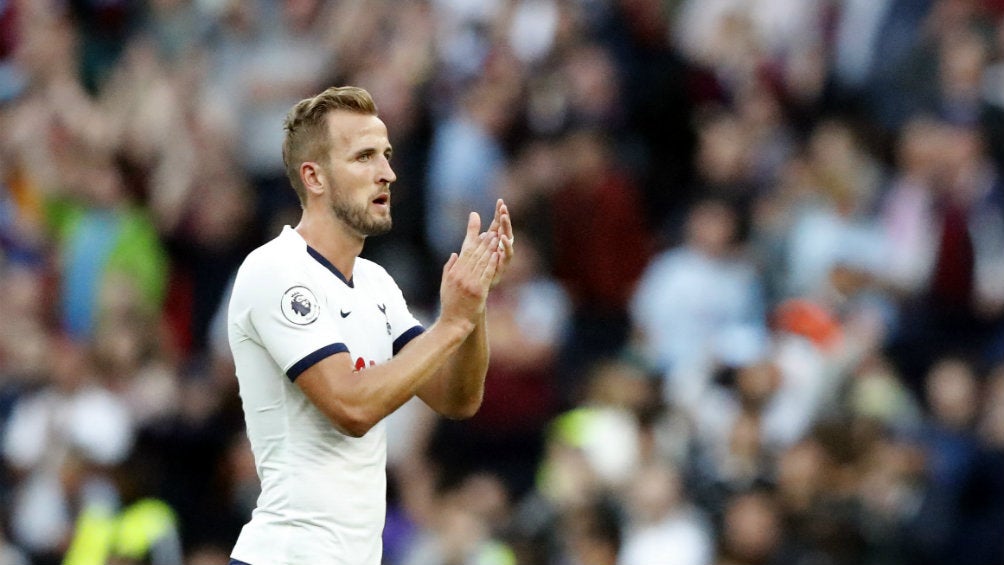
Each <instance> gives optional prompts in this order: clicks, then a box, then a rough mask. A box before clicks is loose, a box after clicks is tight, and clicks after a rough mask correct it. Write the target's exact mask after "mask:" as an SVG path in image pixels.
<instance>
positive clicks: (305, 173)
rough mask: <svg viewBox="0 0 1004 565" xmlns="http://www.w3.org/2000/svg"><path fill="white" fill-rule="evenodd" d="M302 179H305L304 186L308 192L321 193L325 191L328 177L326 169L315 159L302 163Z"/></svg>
mask: <svg viewBox="0 0 1004 565" xmlns="http://www.w3.org/2000/svg"><path fill="white" fill-rule="evenodd" d="M300 180H301V181H303V188H305V189H306V190H307V193H308V194H321V193H323V192H324V185H325V182H326V179H325V178H324V170H323V169H322V168H321V166H320V165H319V164H317V163H315V162H313V161H304V162H303V163H300Z"/></svg>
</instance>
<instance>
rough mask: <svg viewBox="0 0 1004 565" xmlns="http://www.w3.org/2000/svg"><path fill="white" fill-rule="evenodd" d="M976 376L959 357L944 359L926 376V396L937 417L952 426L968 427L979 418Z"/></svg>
mask: <svg viewBox="0 0 1004 565" xmlns="http://www.w3.org/2000/svg"><path fill="white" fill-rule="evenodd" d="M977 392H978V391H977V385H976V376H975V375H974V374H973V371H972V368H971V367H969V365H967V364H966V363H964V362H962V361H958V360H953V359H950V360H945V361H942V362H940V363H938V364H937V365H935V366H934V368H933V369H931V373H930V374H929V375H928V377H927V400H928V403H929V404H930V406H931V412H932V413H933V415H934V417H935V419H937V420H938V421H940V422H941V423H942V424H944V425H946V426H948V427H950V428H953V429H964V428H967V427H968V426H969V425H970V424H971V423H972V422H973V420H974V419H975V418H976V408H977V406H979V404H978V402H977Z"/></svg>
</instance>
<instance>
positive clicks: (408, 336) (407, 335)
mask: <svg viewBox="0 0 1004 565" xmlns="http://www.w3.org/2000/svg"><path fill="white" fill-rule="evenodd" d="M423 332H425V328H423V327H422V326H412V328H411V329H409V330H407V331H406V332H404V333H403V334H401V335H399V336H398V338H397V339H395V340H394V355H397V352H398V351H401V350H402V349H404V346H405V345H408V342H409V341H411V340H413V339H415V338H416V337H418V336H420V335H422V333H423Z"/></svg>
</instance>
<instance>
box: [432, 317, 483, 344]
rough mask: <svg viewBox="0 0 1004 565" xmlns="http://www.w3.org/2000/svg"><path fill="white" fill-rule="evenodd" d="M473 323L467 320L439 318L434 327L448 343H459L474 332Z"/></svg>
mask: <svg viewBox="0 0 1004 565" xmlns="http://www.w3.org/2000/svg"><path fill="white" fill-rule="evenodd" d="M475 325H476V324H475V323H474V322H473V321H471V320H468V319H467V318H459V317H452V318H440V319H439V320H437V321H436V323H435V324H434V327H435V328H437V329H438V330H439V331H441V332H442V333H443V334H445V335H446V336H447V337H448V338H449V340H450V341H456V342H458V343H459V342H461V341H464V340H465V339H467V336H469V335H470V334H471V332H473V331H474V327H475Z"/></svg>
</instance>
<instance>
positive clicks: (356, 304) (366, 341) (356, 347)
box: [322, 281, 401, 366]
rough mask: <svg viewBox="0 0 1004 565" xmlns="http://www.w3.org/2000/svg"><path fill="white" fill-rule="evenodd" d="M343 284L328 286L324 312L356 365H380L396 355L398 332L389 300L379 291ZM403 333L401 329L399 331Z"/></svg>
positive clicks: (338, 282)
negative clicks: (392, 319) (394, 346)
mask: <svg viewBox="0 0 1004 565" xmlns="http://www.w3.org/2000/svg"><path fill="white" fill-rule="evenodd" d="M359 282H360V281H356V284H355V285H354V286H352V287H349V286H347V285H345V284H344V283H342V282H341V281H335V283H334V284H327V285H326V286H327V288H326V290H327V292H325V293H324V298H323V299H322V301H323V302H322V308H324V310H325V311H326V313H327V315H328V316H330V318H331V320H332V324H333V325H334V327H335V328H336V329H337V331H338V334H339V336H338V337H339V339H340V340H341V341H342V342H343V343H345V345H346V346H347V347H348V348H349V353H350V354H351V355H352V358H353V360H354V361H355V362H356V363H357V365H358V364H359V363H360V359H361V360H362V361H361V362H362V363H363V364H364V366H365V365H372V364H376V363H381V362H383V361H386V360H387V359H390V358H391V356H392V355H393V345H394V337H393V336H394V335H395V333H394V332H395V328H394V327H393V326H392V324H391V317H390V311H389V309H390V308H391V307H392V306H391V301H390V298H391V297H390V296H387V295H385V294H384V293H381V292H380V291H379V288H373V287H372V286H366V285H363V284H359ZM397 331H398V332H400V331H401V328H397Z"/></svg>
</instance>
